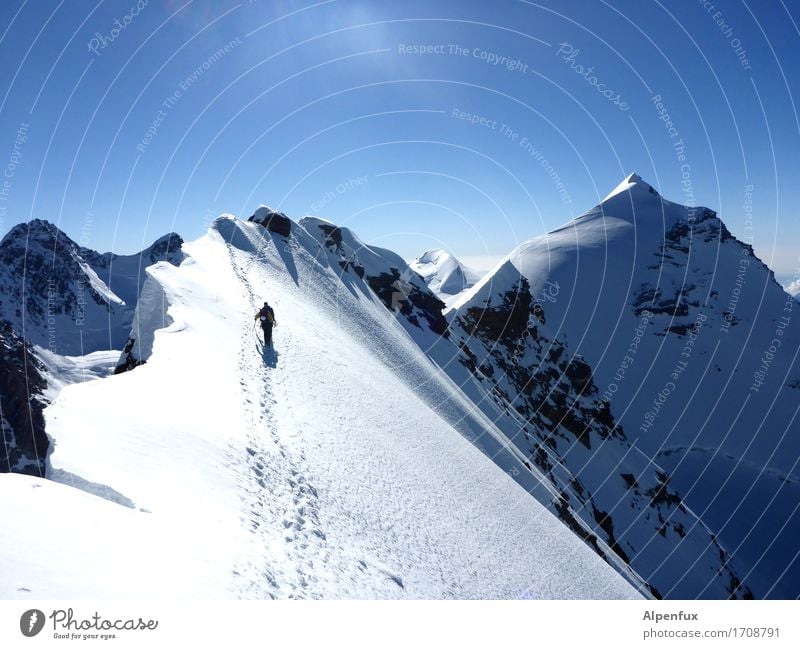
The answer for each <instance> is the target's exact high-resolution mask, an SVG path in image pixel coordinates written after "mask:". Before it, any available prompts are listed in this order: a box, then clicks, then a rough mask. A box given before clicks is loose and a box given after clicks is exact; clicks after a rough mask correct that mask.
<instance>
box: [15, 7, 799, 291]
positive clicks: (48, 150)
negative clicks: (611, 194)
mask: <svg viewBox="0 0 800 649" xmlns="http://www.w3.org/2000/svg"><path fill="white" fill-rule="evenodd" d="M137 3H138V4H137ZM115 20H117V21H119V22H118V23H115ZM798 23H800V6H798V3H797V2H794V1H793V2H787V1H786V0H784V2H781V1H780V0H776V1H773V0H769V1H768V2H755V1H753V0H747V1H746V2H738V1H737V2H735V1H731V0H718V1H715V2H714V3H713V6H712V3H711V2H705V3H704V2H703V1H702V0H700V1H693V0H686V1H682V2H663V3H659V2H650V1H647V0H614V1H610V2H608V3H606V2H602V1H600V0H598V1H595V0H592V1H588V0H578V1H570V2H556V1H554V0H542V2H538V3H534V2H523V1H517V0H505V1H503V0H498V1H495V2H489V1H484V2H477V1H456V0H433V1H411V2H384V1H381V0H375V1H361V2H348V1H340V0H331V1H329V2H317V3H314V2H289V1H288V0H285V1H276V0H273V1H268V0H261V1H252V2H249V1H247V0H242V1H238V2H237V1H224V0H217V1H213V2H212V1H211V0H195V1H193V2H192V1H189V2H182V1H180V0H168V1H167V0H165V1H162V2H157V1H156V0H150V1H149V2H146V1H145V0H141V2H139V0H119V1H115V2H110V1H105V2H90V1H82V0H74V1H67V2H56V1H55V0H53V1H50V0H37V1H36V2H33V1H28V2H21V1H19V0H5V1H4V2H2V3H1V4H0V35H2V41H0V56H1V57H2V59H1V60H2V62H3V65H2V66H0V95H2V97H0V100H2V105H0V165H3V168H4V177H3V178H0V190H2V193H1V194H0V225H1V227H2V231H3V232H6V231H7V230H8V229H9V228H10V227H11V226H12V225H13V224H14V223H18V222H21V221H27V220H28V219H30V218H35V217H38V218H45V219H48V220H51V221H53V222H56V223H58V224H59V225H60V227H62V229H64V230H65V231H66V232H67V233H68V234H70V235H71V236H72V237H73V238H76V239H78V238H81V239H82V240H83V243H85V244H86V245H88V246H90V247H93V248H95V249H100V250H114V251H116V252H132V251H134V250H136V249H138V248H140V247H141V246H142V244H143V243H145V244H146V243H149V242H150V241H151V240H153V239H155V238H156V237H158V236H160V235H161V234H163V233H165V232H167V231H170V230H175V231H177V232H179V233H180V234H182V235H183V236H184V238H186V239H192V238H195V237H197V236H199V235H200V234H202V232H203V231H204V230H205V228H206V226H207V223H208V221H209V220H210V219H211V218H213V217H214V216H216V215H218V214H220V213H223V212H229V213H233V214H236V215H237V216H242V217H247V216H249V215H250V214H251V213H252V212H253V211H254V210H255V208H256V207H257V206H258V204H260V203H267V204H270V205H272V206H273V207H276V208H279V209H281V210H283V211H285V212H286V213H287V214H288V215H289V216H291V217H293V218H299V217H300V216H302V215H304V214H311V213H313V214H317V215H319V216H323V217H325V218H328V219H330V220H332V221H334V222H337V223H339V224H344V225H348V226H351V227H352V228H354V229H355V231H356V232H357V233H359V234H360V236H361V237H362V238H363V239H364V240H366V241H368V242H372V243H376V244H379V245H383V246H386V247H390V248H393V249H395V250H397V251H398V252H400V253H401V254H402V255H404V256H406V257H407V258H412V257H414V256H416V255H417V254H418V253H420V252H421V251H423V250H424V249H426V248H430V247H434V246H443V247H446V248H448V249H449V250H451V251H452V252H454V253H455V254H456V255H458V256H461V257H464V258H466V259H467V260H468V261H472V262H473V263H475V264H477V265H478V266H481V265H483V266H485V265H486V264H487V263H488V261H489V260H491V259H492V258H496V257H497V256H499V255H502V254H505V253H507V252H508V251H509V250H510V249H511V248H512V247H514V246H515V245H516V244H517V243H519V242H520V241H523V240H525V239H528V238H530V237H532V236H535V235H537V234H540V233H542V232H544V231H546V230H548V229H551V228H554V227H556V226H558V225H560V224H561V223H563V222H565V221H567V220H569V219H570V218H572V217H574V216H576V215H578V214H580V213H581V212H583V211H584V210H586V209H588V208H590V207H592V206H593V205H595V204H596V203H597V202H598V201H599V200H600V199H602V197H603V196H605V194H606V193H608V191H610V190H611V189H612V188H613V187H614V186H615V185H616V184H617V183H618V182H619V181H620V180H621V179H622V177H624V176H625V175H627V174H628V173H630V172H632V171H636V172H638V173H639V174H640V175H641V176H643V177H644V178H645V179H646V180H648V181H649V182H650V183H651V184H653V185H655V186H656V187H658V188H659V189H660V190H661V192H662V193H663V194H664V195H665V196H666V197H668V198H671V199H673V200H677V201H680V202H687V200H692V199H693V200H694V201H695V202H696V203H697V204H700V205H706V206H709V207H711V208H713V209H715V210H718V211H719V212H720V213H721V216H722V217H723V219H724V220H725V221H726V223H727V224H728V226H729V228H730V229H731V230H732V231H733V232H734V233H735V234H736V235H738V236H740V237H741V238H745V239H747V240H752V241H753V243H754V244H755V247H756V251H757V252H758V253H759V254H760V256H762V257H763V258H764V259H765V260H766V261H768V262H769V263H770V264H771V265H772V267H773V268H774V269H775V270H776V273H777V275H778V277H779V278H780V279H783V280H784V281H785V280H786V279H787V278H788V277H790V276H791V275H792V274H793V273H794V272H795V270H796V269H797V267H798V265H800V262H798V255H800V245H798V242H800V220H798V214H799V213H800V212H799V210H798V207H800V198H798V195H799V192H798V179H799V178H800V174H798V171H800V124H799V122H798V113H797V108H798V107H797V106H795V99H794V98H800V93H798V88H800V69H798V68H799V67H800V66H798V65H797V64H798V61H800V33H799V32H798ZM120 26H121V27H120ZM226 46H227V51H226ZM413 46H431V47H430V48H428V51H423V52H422V53H414V51H412V50H413ZM451 46H453V47H451ZM456 46H457V47H456ZM737 48H738V51H737ZM502 57H506V58H505V59H502ZM498 59H499V60H500V62H499V63H497V61H498ZM589 68H592V70H591V71H590V70H589ZM603 92H605V93H606V94H605V95H604V94H603ZM606 95H608V96H606ZM654 95H660V96H661V97H662V99H663V110H665V111H666V112H667V113H668V114H669V116H670V118H671V121H672V122H673V129H674V130H673V131H672V132H670V131H669V130H668V128H667V126H666V124H665V122H664V121H662V120H661V119H660V116H661V115H660V112H659V109H658V108H657V107H656V105H655V102H654V101H653V97H654ZM798 103H800V101H798ZM454 110H458V111H462V112H463V113H466V114H469V115H476V116H477V119H480V118H483V122H482V123H480V122H479V123H477V124H473V123H471V119H472V118H471V117H469V118H466V119H460V118H459V117H456V116H454V114H453V111H454ZM458 115H459V116H460V117H463V115H462V113H459V114H458ZM503 125H505V126H506V128H504V126H503ZM148 130H149V134H148ZM680 140H682V141H683V144H684V147H685V148H684V149H683V150H682V151H679V150H678V149H679V147H676V146H675V143H676V142H678V141H680ZM679 153H680V154H682V156H683V157H684V159H680V158H679ZM9 171H10V173H11V175H10V177H9V176H8V175H7V174H8V172H9ZM682 180H683V181H686V182H687V183H690V186H688V185H684V186H682V185H681V181H682ZM3 182H5V185H3V184H2V183H3ZM559 183H560V184H559ZM748 185H752V186H753V191H752V202H753V219H752V229H749V228H748V220H747V218H746V214H745V211H744V209H743V208H742V204H743V201H744V200H745V192H746V187H747V186H748Z"/></svg>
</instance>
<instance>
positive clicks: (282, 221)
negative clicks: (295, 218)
mask: <svg viewBox="0 0 800 649" xmlns="http://www.w3.org/2000/svg"><path fill="white" fill-rule="evenodd" d="M248 220H249V221H252V222H254V223H258V224H259V225H261V226H263V227H265V228H266V229H267V230H269V231H270V232H274V233H275V234H279V235H281V236H282V237H288V236H289V235H290V234H291V233H292V221H291V219H290V218H289V217H288V216H286V215H285V214H284V213H283V212H276V211H275V210H273V209H271V208H269V207H266V206H264V207H260V208H258V209H257V210H256V213H255V214H253V216H251V217H250V218H249V219H248Z"/></svg>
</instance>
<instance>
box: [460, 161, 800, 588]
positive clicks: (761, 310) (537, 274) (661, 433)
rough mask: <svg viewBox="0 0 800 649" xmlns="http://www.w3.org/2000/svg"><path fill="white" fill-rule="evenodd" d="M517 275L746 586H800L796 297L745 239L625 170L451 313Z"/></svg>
mask: <svg viewBox="0 0 800 649" xmlns="http://www.w3.org/2000/svg"><path fill="white" fill-rule="evenodd" d="M520 278H524V279H525V281H526V282H528V284H529V286H530V293H531V295H532V296H534V297H535V298H536V299H538V301H539V302H540V304H541V307H542V309H543V313H544V314H545V315H546V321H547V327H548V329H549V330H550V331H551V332H552V334H553V336H554V337H555V338H557V339H559V340H562V341H568V343H569V347H570V349H571V350H572V351H573V352H574V353H577V354H580V355H582V357H583V358H585V360H586V362H587V363H588V364H589V366H590V367H591V371H592V377H593V381H594V383H595V385H596V387H597V396H596V398H598V399H600V400H603V401H605V402H607V403H609V404H610V410H611V412H612V413H613V416H614V417H615V419H616V421H617V422H618V424H619V425H620V427H621V428H622V430H624V433H625V435H626V436H627V437H628V438H629V439H630V441H631V442H635V443H636V446H637V448H638V449H640V450H642V451H644V452H645V454H646V455H647V457H648V458H650V459H652V460H654V461H655V462H656V463H657V464H659V465H661V466H662V467H663V468H666V469H667V470H668V472H669V473H670V474H671V482H670V484H671V485H672V487H673V488H675V489H676V490H677V491H678V492H679V493H680V494H681V497H682V498H683V500H684V502H685V504H686V505H687V506H688V507H689V508H691V510H692V511H693V512H695V513H696V514H697V516H698V517H699V518H700V519H701V520H702V521H703V522H704V523H705V524H706V525H708V526H709V527H710V528H711V529H712V530H713V532H714V534H715V536H716V538H717V539H718V540H719V542H720V543H721V545H722V546H723V547H725V548H726V549H727V551H728V552H729V553H730V556H731V557H732V558H733V562H732V563H731V565H738V566H739V568H738V570H737V574H738V575H739V577H740V578H741V579H742V580H744V581H745V582H746V583H747V584H748V585H749V587H750V588H751V589H752V591H753V593H754V594H755V596H756V597H763V596H771V597H792V598H794V597H797V596H798V595H800V560H799V557H800V554H798V552H799V551H800V541H798V536H797V530H798V527H799V526H800V512H799V511H798V509H799V508H798V506H797V503H798V501H797V498H796V497H795V495H794V494H795V493H796V491H795V489H796V487H795V485H796V484H797V483H798V475H800V472H798V461H800V460H799V458H800V436H799V435H797V431H798V422H797V413H798V409H799V408H800V365H798V362H797V356H798V353H799V352H800V318H798V313H800V312H799V311H798V309H797V306H796V302H795V301H794V300H792V298H791V297H790V296H789V295H788V294H787V293H786V292H785V291H784V290H783V289H782V288H781V287H780V286H779V285H778V284H777V282H776V281H775V279H774V276H773V274H772V271H770V270H769V268H767V267H766V266H765V265H764V264H763V263H762V262H761V261H760V260H759V259H758V258H757V257H755V256H754V254H753V251H752V248H751V247H750V246H748V245H747V244H744V243H742V242H740V241H738V240H736V239H735V238H734V237H733V236H732V235H731V234H730V232H729V231H728V229H727V228H726V226H725V224H724V223H723V222H722V221H721V220H720V219H719V218H718V217H717V216H716V214H715V213H714V212H712V211H711V210H709V209H707V208H703V207H686V206H682V205H678V204H676V203H672V202H669V201H667V200H665V199H663V198H662V197H661V196H660V195H659V194H658V192H657V191H656V190H655V189H653V188H652V187H651V186H650V185H648V184H647V183H645V182H644V181H643V180H642V179H641V178H640V177H638V176H636V175H635V174H632V175H631V176H629V177H628V178H626V179H625V180H624V181H623V182H622V183H620V185H619V186H618V187H617V188H616V189H615V190H613V191H612V192H611V193H610V194H609V196H608V197H606V199H605V200H604V201H603V202H602V203H601V204H600V205H598V206H597V207H595V208H593V209H591V210H589V211H588V212H586V213H585V214H583V215H582V216H580V217H578V218H576V219H574V220H573V221H571V222H570V223H567V224H566V225H564V226H563V227H561V228H559V229H557V230H555V231H553V232H551V233H549V234H547V235H544V236H541V237H538V238H535V239H533V240H531V241H529V242H527V243H525V244H523V245H521V246H520V247H519V248H518V249H516V250H515V251H513V252H512V253H511V254H510V255H509V257H508V258H507V259H506V260H505V262H504V263H502V264H501V265H500V267H499V269H498V270H496V271H495V272H494V273H492V274H490V275H488V276H486V277H484V278H483V280H482V281H481V282H479V283H478V284H477V285H476V286H474V287H473V288H472V289H470V290H468V291H467V292H466V293H465V294H463V295H462V296H461V297H460V298H459V301H458V303H457V304H456V305H455V306H454V311H453V312H452V313H451V316H452V317H457V315H458V314H463V313H464V312H465V311H466V310H467V309H469V308H470V307H474V306H475V305H479V304H483V303H484V302H485V301H486V300H495V301H497V300H498V299H500V296H502V295H503V294H505V293H506V292H507V291H509V290H510V289H512V288H513V287H514V286H515V283H516V282H519V281H520ZM675 552H679V550H677V549H676V550H675ZM643 575H644V576H646V574H644V573H643ZM704 594H705V596H708V591H705V593H704Z"/></svg>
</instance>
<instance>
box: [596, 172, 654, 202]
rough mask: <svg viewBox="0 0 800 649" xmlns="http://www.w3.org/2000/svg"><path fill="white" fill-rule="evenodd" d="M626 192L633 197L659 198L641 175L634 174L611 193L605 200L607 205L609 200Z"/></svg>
mask: <svg viewBox="0 0 800 649" xmlns="http://www.w3.org/2000/svg"><path fill="white" fill-rule="evenodd" d="M624 192H629V193H630V194H631V195H632V196H646V195H655V196H659V193H658V192H657V191H656V190H655V189H654V188H653V187H652V185H649V184H648V183H646V182H645V181H644V180H642V177H641V176H640V175H639V174H636V173H632V174H629V175H628V176H627V177H626V178H625V179H624V180H623V181H622V182H621V183H620V184H619V185H617V186H616V187H615V188H614V189H612V190H611V192H610V193H609V194H608V196H606V197H605V198H604V199H603V202H604V203H605V202H606V201H607V200H610V199H612V198H614V197H615V196H618V195H619V194H622V193H624Z"/></svg>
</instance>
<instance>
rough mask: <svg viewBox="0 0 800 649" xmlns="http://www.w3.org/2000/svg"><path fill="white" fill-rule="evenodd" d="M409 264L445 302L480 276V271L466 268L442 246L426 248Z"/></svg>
mask: <svg viewBox="0 0 800 649" xmlns="http://www.w3.org/2000/svg"><path fill="white" fill-rule="evenodd" d="M409 265H410V266H411V269H412V270H413V271H415V272H416V273H418V274H419V275H420V276H421V277H422V279H424V280H425V283H426V284H427V285H428V287H429V288H430V289H431V290H432V291H433V292H434V293H436V295H437V296H439V298H441V299H442V300H444V301H445V302H447V301H448V298H452V297H453V296H455V295H458V294H459V293H461V292H462V291H464V290H465V289H468V288H470V287H471V286H473V285H474V284H475V282H476V281H478V279H479V278H480V273H477V272H475V271H473V270H472V269H470V268H467V267H466V266H465V265H464V264H462V263H461V262H460V261H459V260H458V259H457V258H456V257H454V256H453V255H451V254H450V253H449V252H447V251H446V250H443V249H442V248H434V249H432V250H427V251H426V252H424V253H422V255H420V256H419V257H418V258H417V259H416V260H415V261H413V262H412V263H411V264H409Z"/></svg>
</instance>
